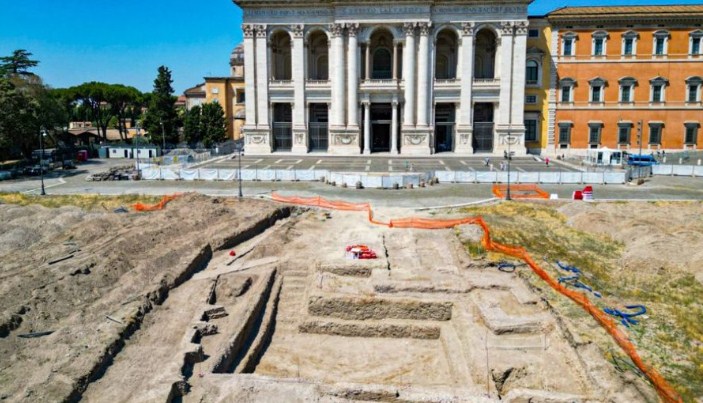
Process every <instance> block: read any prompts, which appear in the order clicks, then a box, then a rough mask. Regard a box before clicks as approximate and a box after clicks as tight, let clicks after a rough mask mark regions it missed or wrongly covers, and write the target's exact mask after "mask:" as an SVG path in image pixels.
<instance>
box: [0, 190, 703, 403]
mask: <svg viewBox="0 0 703 403" xmlns="http://www.w3.org/2000/svg"><path fill="white" fill-rule="evenodd" d="M282 207H283V206H281V205H278V204H272V203H266V202H256V201H245V202H236V201H230V200H225V199H220V200H215V199H210V198H206V197H203V196H194V195H189V196H185V197H183V198H181V199H178V200H177V201H175V202H173V203H172V204H169V206H168V207H167V208H166V209H165V210H164V211H161V212H156V213H148V214H136V213H129V214H114V213H86V212H84V211H80V210H78V209H74V208H68V207H66V208H61V209H57V210H48V209H44V208H40V207H37V206H30V207H15V206H9V205H0V223H1V224H0V230H2V231H0V233H1V234H2V235H0V239H1V240H2V242H0V258H1V259H2V261H3V265H2V271H1V272H0V276H2V283H1V285H0V289H1V291H2V293H0V295H2V297H0V308H1V309H2V312H3V316H2V318H3V326H4V329H6V334H3V335H2V336H1V337H0V357H1V358H2V359H1V360H0V363H2V364H1V365H2V367H1V368H0V398H2V399H5V400H8V401H26V400H32V401H56V400H78V399H81V398H82V399H83V400H85V401H96V402H97V401H115V402H123V401H140V402H141V401H194V402H195V401H198V402H219V401H222V402H225V401H234V400H236V401H241V402H249V401H251V402H255V401H300V402H303V401H320V402H342V401H385V402H426V401H456V402H463V401H495V400H498V399H502V400H505V401H515V402H517V401H553V402H567V401H645V400H651V399H652V398H653V392H652V390H651V388H649V387H648V386H647V385H646V384H645V383H644V382H642V381H641V380H638V379H634V380H633V379H630V378H627V377H626V376H623V375H622V374H620V373H618V372H616V371H615V370H614V369H613V368H612V365H610V363H609V362H607V361H606V360H605V358H603V355H602V352H600V351H598V349H597V348H596V347H595V346H593V345H590V346H583V345H576V344H575V343H574V341H573V339H572V337H571V335H570V333H569V329H568V328H566V327H565V326H564V325H563V322H564V321H563V318H562V317H560V316H559V315H560V314H559V313H557V312H555V311H554V310H551V309H550V308H549V306H548V305H547V304H545V303H544V302H543V301H542V299H541V298H542V295H541V294H537V293H536V292H535V291H534V290H533V289H532V288H530V287H529V286H528V284H527V283H526V282H525V281H524V280H523V279H522V278H521V277H520V276H518V275H516V274H515V273H504V272H501V271H498V270H497V268H496V267H495V265H494V264H492V263H491V262H490V261H488V260H486V259H485V258H472V257H471V256H469V254H468V253H467V252H466V250H465V248H464V246H463V245H462V243H461V241H462V240H466V239H476V237H477V236H480V231H476V228H475V227H471V226H466V227H461V228H457V229H452V230H436V231H426V230H407V229H389V228H385V227H379V226H374V225H372V224H370V223H368V222H367V221H366V216H365V214H363V213H356V212H337V211H335V212H331V213H326V212H323V211H318V210H315V209H295V210H293V213H292V214H291V216H290V217H288V218H284V217H283V216H285V215H286V214H285V213H283V212H278V213H277V211H278V210H277V209H280V208H282ZM564 209H567V207H564ZM572 212H573V214H571V217H572V220H574V223H576V222H577V220H578V217H579V214H587V213H588V212H587V211H581V210H578V208H574V210H572ZM276 214H278V215H279V217H274V216H275V215H276ZM602 214H603V219H602V220H603V222H604V223H603V224H602V227H603V228H604V229H605V228H607V224H606V222H607V220H612V219H613V218H612V217H609V216H608V215H607V214H608V211H607V210H606V211H605V212H603V213H602ZM378 215H379V216H394V217H397V216H400V215H406V214H403V213H402V212H401V211H400V210H398V209H386V210H383V211H380V212H379V214H378ZM277 218H278V219H277ZM616 219H617V217H616ZM688 221H692V220H690V219H689V220H688ZM584 222H586V220H585V219H584ZM682 222H687V220H682ZM699 223H700V222H699ZM40 224H41V225H42V227H43V229H42V230H41V231H36V230H35V228H36V227H37V225H40ZM574 225H577V224H574ZM623 236H627V235H623ZM682 236H683V234H682ZM358 243H363V244H366V245H368V246H369V247H370V248H372V249H373V250H374V251H376V253H377V254H378V257H379V258H378V259H376V260H370V261H362V260H352V259H349V258H348V257H347V256H345V253H344V248H345V246H347V245H351V244H358ZM231 250H235V251H236V256H231V255H230V251H231ZM68 255H73V257H71V258H68V259H67V260H64V261H62V262H58V263H55V264H49V261H50V260H54V259H55V258H57V257H65V256H68ZM108 317H109V318H108ZM45 330H54V333H52V334H51V335H48V336H43V337H38V338H32V339H23V338H19V337H18V335H20V334H26V333H30V332H37V331H45Z"/></svg>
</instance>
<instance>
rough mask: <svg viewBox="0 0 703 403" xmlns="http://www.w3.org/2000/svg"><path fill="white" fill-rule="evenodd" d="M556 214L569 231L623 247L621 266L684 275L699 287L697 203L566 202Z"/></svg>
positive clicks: (702, 257)
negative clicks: (564, 218)
mask: <svg viewBox="0 0 703 403" xmlns="http://www.w3.org/2000/svg"><path fill="white" fill-rule="evenodd" d="M662 209H667V213H666V214H662ZM559 211H560V212H561V213H562V214H564V215H566V216H567V217H568V220H567V222H568V224H569V225H571V226H573V227H574V228H576V229H579V230H582V231H587V232H591V233H596V234H602V235H607V236H609V237H610V238H612V239H614V240H616V241H618V242H621V243H622V244H623V245H625V252H624V254H623V256H622V258H623V265H624V266H627V267H632V268H636V269H637V270H641V271H642V272H644V273H652V272H657V271H660V270H676V271H686V272H688V273H691V274H693V275H694V276H696V279H697V280H698V281H699V282H701V283H703V249H701V247H700V245H703V204H702V203H701V202H686V203H667V202H656V203H651V202H648V203H645V202H643V203H634V204H633V203H627V204H625V203H570V204H566V205H564V206H563V207H561V208H560V209H559ZM615 223H617V224H615ZM672 245H676V247H675V248H672Z"/></svg>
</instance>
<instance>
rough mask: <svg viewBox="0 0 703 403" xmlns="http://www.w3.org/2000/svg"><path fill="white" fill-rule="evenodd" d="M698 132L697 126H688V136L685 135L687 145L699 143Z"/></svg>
mask: <svg viewBox="0 0 703 403" xmlns="http://www.w3.org/2000/svg"><path fill="white" fill-rule="evenodd" d="M697 132H698V126H697V125H691V124H688V125H686V134H685V135H684V140H683V141H684V143H685V144H696V143H697V142H698V141H697V138H696V137H698V136H697V134H698V133H697Z"/></svg>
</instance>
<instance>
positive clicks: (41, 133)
mask: <svg viewBox="0 0 703 403" xmlns="http://www.w3.org/2000/svg"><path fill="white" fill-rule="evenodd" d="M44 136H46V129H45V128H44V126H42V127H41V130H40V131H39V148H40V149H41V155H40V156H39V174H40V175H41V193H40V194H41V195H42V196H46V191H45V190H44Z"/></svg>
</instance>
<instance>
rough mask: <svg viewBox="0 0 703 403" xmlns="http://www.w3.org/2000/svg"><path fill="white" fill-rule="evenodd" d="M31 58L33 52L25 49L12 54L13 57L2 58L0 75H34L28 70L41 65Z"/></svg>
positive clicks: (0, 60) (0, 59)
mask: <svg viewBox="0 0 703 403" xmlns="http://www.w3.org/2000/svg"><path fill="white" fill-rule="evenodd" d="M31 56H32V53H31V52H28V51H26V50H24V49H17V50H15V51H14V52H12V56H4V57H0V75H3V76H4V75H6V74H14V75H17V74H21V75H31V74H32V73H30V72H29V71H27V70H28V69H29V68H31V67H36V66H37V65H38V64H39V62H38V61H37V60H31V59H30V57H31Z"/></svg>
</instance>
